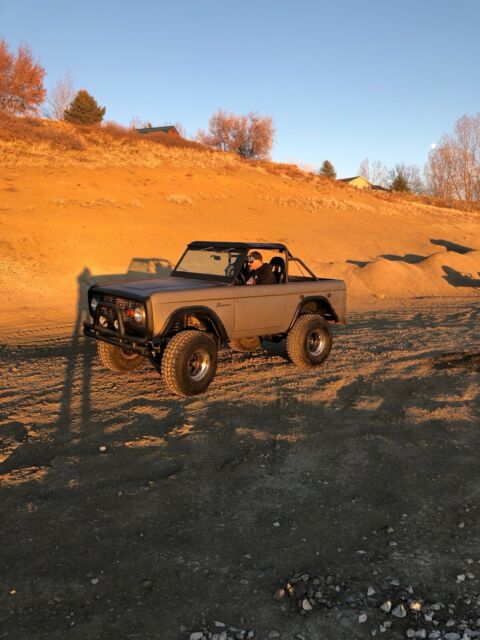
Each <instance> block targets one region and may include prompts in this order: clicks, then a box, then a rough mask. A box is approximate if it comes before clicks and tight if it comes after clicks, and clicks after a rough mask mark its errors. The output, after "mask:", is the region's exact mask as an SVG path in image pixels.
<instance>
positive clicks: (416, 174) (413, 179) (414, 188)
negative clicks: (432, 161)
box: [388, 163, 425, 193]
mask: <svg viewBox="0 0 480 640" xmlns="http://www.w3.org/2000/svg"><path fill="white" fill-rule="evenodd" d="M399 178H400V179H401V180H402V181H404V182H405V184H406V185H407V189H402V191H409V192H410V193H423V192H424V191H425V188H424V186H423V180H422V176H421V171H420V168H419V167H417V165H415V164H403V163H400V164H396V165H395V167H394V168H393V169H391V170H390V172H389V180H388V182H389V185H390V187H391V188H393V184H394V182H395V181H396V180H397V181H398V179H399ZM397 190H398V189H397Z"/></svg>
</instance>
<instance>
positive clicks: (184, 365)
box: [162, 330, 217, 396]
mask: <svg viewBox="0 0 480 640" xmlns="http://www.w3.org/2000/svg"><path fill="white" fill-rule="evenodd" d="M216 371H217V345H216V344H215V340H214V339H213V338H211V337H210V336H209V335H208V334H206V333H203V332H201V331H189V330H187V331H180V333H177V334H176V335H174V336H173V338H172V339H171V340H170V342H169V343H168V344H167V346H166V348H165V352H164V354H163V358H162V376H163V379H164V381H165V384H166V385H167V387H168V388H169V390H170V391H171V392H172V393H175V394H176V395H179V396H194V395H197V394H199V393H203V392H204V391H206V390H207V388H208V386H209V385H210V383H211V382H212V380H213V377H214V376H215V373H216Z"/></svg>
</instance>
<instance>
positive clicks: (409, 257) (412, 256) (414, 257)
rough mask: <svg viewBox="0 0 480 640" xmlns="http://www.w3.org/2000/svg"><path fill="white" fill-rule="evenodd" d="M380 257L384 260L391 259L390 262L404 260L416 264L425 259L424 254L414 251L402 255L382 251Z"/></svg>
mask: <svg viewBox="0 0 480 640" xmlns="http://www.w3.org/2000/svg"><path fill="white" fill-rule="evenodd" d="M379 257H380V258H384V259H385V260H391V261H392V262H406V263H407V264H418V263H419V262H422V260H425V256H420V255H418V254H416V253H406V254H405V255H404V256H397V255H394V254H392V253H384V254H382V255H381V256H379Z"/></svg>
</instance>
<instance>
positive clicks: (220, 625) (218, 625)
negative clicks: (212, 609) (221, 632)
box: [213, 620, 225, 629]
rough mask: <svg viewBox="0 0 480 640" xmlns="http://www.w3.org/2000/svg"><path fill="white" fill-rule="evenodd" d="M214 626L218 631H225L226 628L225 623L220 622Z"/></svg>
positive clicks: (216, 621) (216, 622)
mask: <svg viewBox="0 0 480 640" xmlns="http://www.w3.org/2000/svg"><path fill="white" fill-rule="evenodd" d="M213 624H214V625H215V626H216V627H217V629H223V628H224V627H225V623H224V622H219V621H218V620H215V622H214V623H213Z"/></svg>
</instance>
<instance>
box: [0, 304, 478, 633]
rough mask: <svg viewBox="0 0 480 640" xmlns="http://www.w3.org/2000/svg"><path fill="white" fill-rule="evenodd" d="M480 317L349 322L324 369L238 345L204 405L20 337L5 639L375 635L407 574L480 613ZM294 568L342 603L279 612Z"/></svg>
mask: <svg viewBox="0 0 480 640" xmlns="http://www.w3.org/2000/svg"><path fill="white" fill-rule="evenodd" d="M479 323H480V303H479V302H478V301H476V300H472V299H470V300H459V299H456V300H453V299H444V300H437V301H434V302H432V301H430V302H429V301H411V302H408V303H406V304H405V305H403V306H401V307H398V308H396V309H391V310H387V311H379V310H376V311H362V312H357V313H352V314H351V315H350V318H349V324H348V325H347V327H345V328H340V329H338V330H337V331H336V340H335V344H334V350H333V352H332V355H331V357H330V359H329V360H328V362H327V363H326V365H325V366H324V367H323V368H322V369H321V370H318V371H317V370H315V371H307V372H299V371H298V370H297V369H296V368H295V367H294V366H293V365H290V364H288V363H285V361H283V360H282V359H281V358H276V357H269V356H267V355H265V354H264V353H260V352H258V353H255V354H252V355H241V354H233V355H232V354H231V353H228V352H225V353H224V354H223V355H222V356H221V358H220V366H219V371H218V375H217V378H216V380H215V381H214V383H213V384H212V386H211V388H210V390H209V391H208V393H207V394H205V395H204V396H201V397H197V398H193V399H178V398H174V397H172V396H170V395H167V393H166V391H165V390H164V388H163V385H162V383H161V381H160V379H159V377H158V375H157V374H156V373H155V371H154V370H153V369H151V368H150V367H145V368H142V369H141V370H139V371H138V372H134V373H133V374H131V375H128V376H121V375H118V376H115V375H113V374H112V373H110V372H108V371H105V370H103V369H102V368H101V367H100V365H99V362H98V360H97V359H96V356H95V345H93V344H92V343H90V342H86V341H84V339H83V338H82V337H81V336H80V331H79V325H77V326H76V328H75V330H74V332H73V334H72V335H69V336H66V335H63V336H56V335H53V334H51V335H50V336H47V337H46V338H43V337H42V336H41V335H40V334H36V335H35V336H34V338H33V342H31V343H27V344H18V345H17V346H14V345H13V346H12V342H11V341H9V342H8V343H5V344H3V345H2V346H1V348H0V360H1V362H0V371H1V373H0V376H1V390H0V462H2V465H1V470H2V476H1V477H0V483H1V492H2V498H1V510H2V513H1V515H0V523H1V524H0V534H1V538H0V575H1V592H0V638H10V639H15V640H23V639H25V640H27V639H28V640H32V639H34V638H35V639H37V638H38V639H47V638H48V640H55V639H62V640H63V639H65V638H72V640H74V639H75V640H77V639H78V640H86V639H90V638H92V639H93V638H99V639H102V640H110V639H113V638H115V639H117V638H122V639H123V638H125V639H126V638H132V639H133V638H142V639H145V640H150V639H157V638H158V639H184V638H189V637H190V633H191V632H193V631H197V630H201V628H202V625H205V626H206V627H207V628H211V629H213V626H214V621H222V622H224V623H225V624H226V625H233V626H235V627H237V628H241V629H245V630H253V631H254V632H255V634H254V637H255V638H259V639H263V638H267V637H279V638H302V637H303V638H305V639H314V638H315V639H317V638H322V639H323V638H325V639H326V638H328V639H333V638H335V639H338V638H349V639H350V638H370V637H371V635H370V634H371V632H372V631H373V630H374V629H376V630H378V629H379V625H380V624H381V623H382V621H383V620H385V618H386V617H387V614H385V613H384V612H383V611H382V610H380V609H379V605H380V604H381V602H382V599H383V598H384V596H386V590H388V587H387V586H386V585H389V584H391V581H392V580H393V581H394V582H395V580H397V579H398V581H399V582H400V583H401V584H402V581H403V582H406V583H408V584H410V585H412V586H413V589H414V590H415V593H419V594H420V595H421V596H422V597H423V598H424V599H425V600H428V601H430V602H435V601H436V602H441V603H444V604H445V606H447V605H448V604H449V603H457V600H458V598H459V597H460V596H462V595H463V596H468V597H467V600H468V599H470V603H471V604H469V605H467V604H464V605H462V606H463V607H464V608H463V609H462V612H463V613H462V615H463V616H464V617H468V616H470V617H473V618H474V617H475V615H477V617H479V616H480V610H478V609H477V608H476V607H480V602H478V601H476V600H475V598H476V597H477V595H478V594H479V593H480V540H479V537H478V530H479V520H480V502H479V499H480V464H479V463H478V457H479V450H480V420H479V417H480V416H479V414H480V337H479V330H478V329H479ZM25 338H28V335H25ZM452 353H456V355H448V356H445V354H452ZM296 571H302V572H303V571H305V572H309V574H311V575H319V576H326V575H330V576H332V578H331V579H332V580H333V582H334V583H335V584H338V587H339V588H338V591H337V592H338V600H336V601H334V602H332V603H330V604H329V606H328V607H323V608H316V609H314V610H313V611H311V612H308V613H307V615H303V616H302V615H300V613H299V612H298V611H295V606H294V605H293V606H290V603H285V602H284V603H283V605H282V602H277V601H275V600H274V599H273V597H272V595H273V593H274V591H275V589H277V587H279V586H280V585H281V584H282V583H283V582H284V581H285V580H286V579H287V578H288V577H289V576H291V574H292V573H294V572H296ZM459 574H461V575H463V577H464V580H461V581H459V580H457V578H456V576H458V575H459ZM469 576H473V577H469ZM369 586H371V587H373V588H374V589H375V595H373V596H372V597H367V596H366V593H367V589H368V587H369ZM464 600H465V597H464V599H463V600H462V602H464ZM456 607H457V608H456V609H454V610H453V614H451V617H453V618H454V620H455V624H456V625H457V626H453V625H451V626H450V628H451V630H455V631H456V630H457V627H458V624H460V618H461V615H460V613H459V605H458V603H457V604H456ZM468 607H470V609H468ZM466 608H467V609H468V611H467V609H466ZM476 611H478V613H476ZM455 612H456V613H455ZM363 613H364V614H366V615H367V620H366V622H362V623H360V622H359V615H361V614H363ZM467 614H468V616H467ZM390 620H391V621H392V625H391V628H390V629H388V630H387V631H388V633H386V634H385V635H384V636H383V637H388V638H396V637H398V638H401V637H405V630H406V629H407V628H408V627H409V625H410V626H411V624H412V623H411V620H410V618H409V617H408V616H407V617H406V618H404V619H397V618H395V617H390ZM457 623H458V624H457ZM428 624H430V623H428ZM432 624H433V623H432ZM442 624H443V622H441V623H440V625H439V626H438V629H441V630H442V631H444V627H442ZM424 626H427V627H428V625H427V624H426V623H425V624H424ZM417 627H418V624H417ZM429 628H430V627H429ZM432 628H433V627H432ZM275 631H277V632H278V636H275V633H274V632H275ZM269 634H270V635H269Z"/></svg>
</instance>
